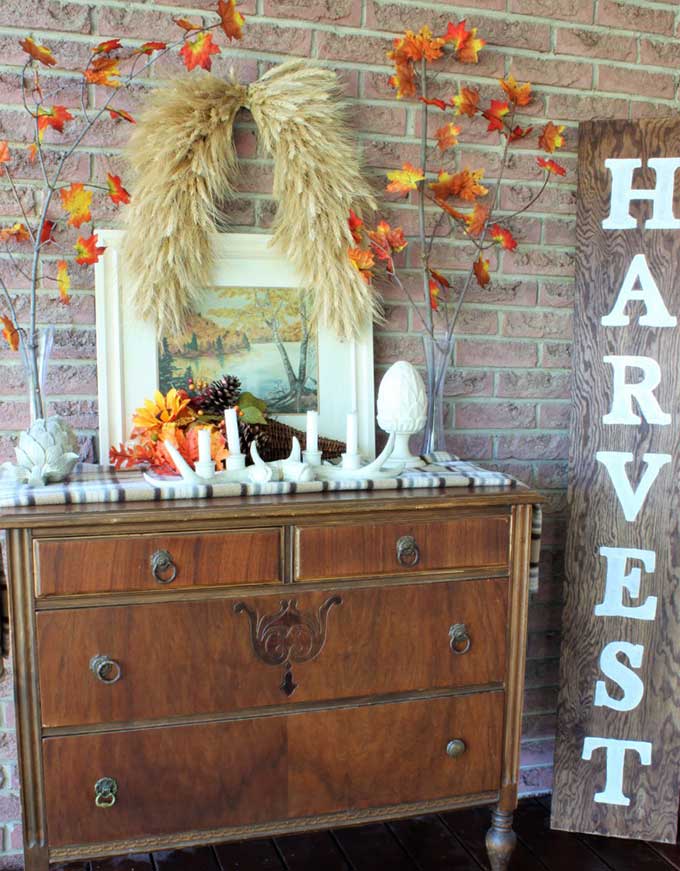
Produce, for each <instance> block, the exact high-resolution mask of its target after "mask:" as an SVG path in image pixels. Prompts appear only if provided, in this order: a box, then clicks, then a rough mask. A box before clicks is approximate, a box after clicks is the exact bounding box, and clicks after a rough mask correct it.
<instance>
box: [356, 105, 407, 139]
mask: <svg viewBox="0 0 680 871" xmlns="http://www.w3.org/2000/svg"><path fill="white" fill-rule="evenodd" d="M349 119H350V121H351V123H352V126H353V127H355V128H356V129H357V130H361V131H363V132H367V133H383V134H385V135H389V136H395V135H396V136H399V135H403V134H404V132H405V130H406V111H405V109H403V108H401V106H399V105H398V104H395V105H380V106H370V105H369V106H367V105H362V104H361V103H357V104H353V105H352V106H351V108H350V111H349Z"/></svg>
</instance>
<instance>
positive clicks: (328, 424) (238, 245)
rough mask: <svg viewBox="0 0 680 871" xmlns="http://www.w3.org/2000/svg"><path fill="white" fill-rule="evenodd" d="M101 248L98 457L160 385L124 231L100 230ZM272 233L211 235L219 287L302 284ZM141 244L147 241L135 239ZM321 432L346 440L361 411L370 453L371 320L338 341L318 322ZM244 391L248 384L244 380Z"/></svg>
mask: <svg viewBox="0 0 680 871" xmlns="http://www.w3.org/2000/svg"><path fill="white" fill-rule="evenodd" d="M96 232H97V236H98V238H99V244H100V245H104V246H106V251H105V253H104V254H103V255H102V257H101V258H100V259H99V262H98V263H97V265H96V267H95V299H96V318H97V377H98V397H99V445H100V456H101V457H102V460H105V459H106V457H107V456H108V449H109V447H110V446H111V445H114V444H115V445H118V444H120V443H121V442H125V441H127V440H128V438H129V436H130V431H131V429H132V416H133V413H134V411H135V409H136V408H138V407H139V406H140V405H142V403H143V401H144V399H146V398H148V397H150V396H152V395H153V393H154V391H155V390H156V389H157V388H158V347H157V338H156V327H155V324H153V323H150V322H146V321H143V320H142V319H141V318H140V317H138V316H137V315H136V313H135V308H134V305H133V304H132V302H131V300H130V285H129V281H128V279H127V276H126V270H125V263H124V262H123V258H122V254H121V249H122V242H123V236H124V231H122V230H111V229H98V230H97V231H96ZM270 240H271V235H269V234H250V233H218V234H215V239H214V250H215V254H216V257H215V267H214V270H213V279H212V282H211V284H214V285H217V286H222V287H247V288H250V287H271V288H285V287H290V288H296V287H300V285H301V282H300V279H299V276H298V275H297V273H296V270H295V269H294V267H293V266H292V264H291V263H290V262H289V261H288V260H287V259H286V258H284V257H281V256H280V255H279V254H277V253H276V252H275V251H274V250H273V249H272V248H271V247H270V244H269V243H270ZM140 244H144V240H140ZM318 376H319V377H318V396H319V434H320V435H321V436H325V437H327V438H334V439H340V440H342V441H344V440H345V435H346V421H347V414H348V412H350V411H352V410H356V411H357V412H358V421H359V450H360V452H361V454H362V455H363V456H365V457H367V458H369V459H371V458H373V457H374V456H375V396H374V393H375V389H374V376H373V325H372V323H370V322H367V323H365V324H364V325H363V326H362V329H361V332H360V335H359V338H357V339H356V340H354V341H343V340H341V339H339V338H338V336H337V335H335V334H334V333H332V332H331V331H330V330H328V329H327V328H325V327H323V326H319V328H318ZM243 389H246V390H247V389H248V385H247V384H245V383H244V384H243ZM276 417H277V419H279V420H282V421H283V422H285V423H289V424H291V425H292V426H295V427H297V428H298V429H303V430H304V429H305V415H304V414H277V415H276Z"/></svg>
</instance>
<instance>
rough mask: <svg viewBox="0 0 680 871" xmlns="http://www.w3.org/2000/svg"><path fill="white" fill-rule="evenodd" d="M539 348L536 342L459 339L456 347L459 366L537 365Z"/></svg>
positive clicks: (456, 359) (456, 360)
mask: <svg viewBox="0 0 680 871" xmlns="http://www.w3.org/2000/svg"><path fill="white" fill-rule="evenodd" d="M537 362H538V348H537V346H536V344H535V343H534V342H485V341H481V340H479V339H459V340H458V341H457V342H456V348H455V363H456V365H457V366H535V365H536V363H537Z"/></svg>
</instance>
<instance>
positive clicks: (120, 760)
mask: <svg viewBox="0 0 680 871" xmlns="http://www.w3.org/2000/svg"><path fill="white" fill-rule="evenodd" d="M502 729H503V693H502V692H488V693H479V694H476V695H469V696H461V697H455V698H451V697H448V698H438V699H428V700H418V701H405V702H398V703H391V704H385V705H377V706H373V705H368V706H360V707H355V708H348V709H337V710H329V711H318V712H307V713H299V714H287V715H280V716H276V717H262V718H258V719H252V720H240V721H234V722H225V723H213V724H200V725H193V726H181V727H177V726H176V727H172V728H167V727H166V728H156V729H143V730H138V731H131V732H113V733H108V734H107V733H101V734H95V735H82V736H72V737H60V738H56V737H55V738H48V739H46V740H45V741H44V742H43V758H44V768H45V794H46V805H47V828H48V833H49V840H50V844H51V845H52V846H53V847H63V846H65V845H69V844H74V845H86V844H97V843H106V842H111V841H119V840H122V839H127V838H141V837H145V836H154V835H155V836H162V835H164V834H171V833H177V832H183V831H192V830H201V829H213V830H214V829H219V828H223V827H224V828H227V827H237V826H243V825H248V824H257V823H262V822H272V823H275V822H276V821H286V820H295V819H301V818H304V817H309V816H317V815H323V814H332V813H341V812H343V811H357V810H358V811H361V809H363V808H369V807H370V808H379V807H390V806H397V805H400V804H404V803H411V802H414V803H415V802H424V801H432V800H438V799H439V800H443V799H447V798H450V797H454V796H459V795H465V794H478V793H484V792H490V791H495V790H498V789H499V787H500V759H501V735H502ZM451 741H459V742H461V744H457V745H455V747H454V749H455V751H456V752H455V753H453V755H451V753H447V747H448V746H449V744H450V742H451ZM456 753H460V754H461V755H456ZM103 778H108V779H109V780H108V782H106V783H104V784H103V785H102V784H101V780H102V779H103ZM112 781H113V782H115V787H114V784H113V783H112ZM97 784H99V786H97ZM104 787H107V790H106V791H105V790H104ZM113 789H115V792H114V793H112V790H113ZM112 795H113V798H112ZM96 796H99V802H100V806H97V805H96V804H95V801H96Z"/></svg>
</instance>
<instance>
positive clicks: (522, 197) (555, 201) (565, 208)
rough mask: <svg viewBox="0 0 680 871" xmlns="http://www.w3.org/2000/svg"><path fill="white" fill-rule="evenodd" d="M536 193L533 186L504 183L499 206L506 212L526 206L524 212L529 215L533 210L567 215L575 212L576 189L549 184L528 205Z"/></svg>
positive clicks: (536, 190)
mask: <svg viewBox="0 0 680 871" xmlns="http://www.w3.org/2000/svg"><path fill="white" fill-rule="evenodd" d="M537 194H538V189H537V188H536V187H534V186H530V185H525V184H520V183H519V182H516V183H512V184H504V185H503V187H502V189H501V203H500V205H501V208H502V209H504V210H506V211H508V212H514V211H517V210H518V209H524V208H528V211H527V212H525V214H529V215H530V214H532V213H533V212H539V213H545V212H553V213H561V214H569V215H571V214H575V213H576V191H575V190H574V189H573V188H567V187H566V186H565V185H554V186H552V187H550V186H549V187H548V188H547V189H546V190H545V191H544V192H543V195H542V196H540V197H539V198H538V200H536V202H534V203H533V205H530V203H531V202H532V201H533V200H534V198H535V197H536V195H537Z"/></svg>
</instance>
